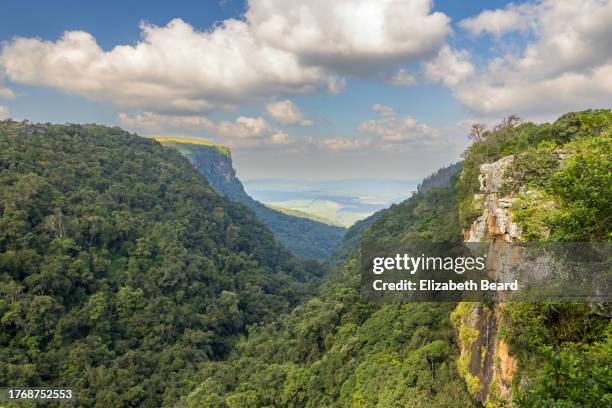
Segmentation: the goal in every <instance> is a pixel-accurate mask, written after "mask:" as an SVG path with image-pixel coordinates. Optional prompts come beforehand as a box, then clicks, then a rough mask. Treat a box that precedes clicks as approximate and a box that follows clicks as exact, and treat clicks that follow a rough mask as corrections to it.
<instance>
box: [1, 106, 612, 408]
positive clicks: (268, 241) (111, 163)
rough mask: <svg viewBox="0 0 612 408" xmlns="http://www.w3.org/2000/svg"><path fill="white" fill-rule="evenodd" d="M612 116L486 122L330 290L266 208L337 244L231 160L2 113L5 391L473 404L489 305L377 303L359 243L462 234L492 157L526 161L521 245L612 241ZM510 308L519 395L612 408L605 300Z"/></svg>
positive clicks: (518, 398)
mask: <svg viewBox="0 0 612 408" xmlns="http://www.w3.org/2000/svg"><path fill="white" fill-rule="evenodd" d="M611 123H612V114H611V113H610V111H609V110H590V111H584V112H579V113H569V114H566V115H563V116H562V117H560V118H559V119H558V120H557V121H555V122H554V123H553V124H542V125H535V124H531V123H520V121H519V120H518V118H516V117H510V118H508V119H507V120H505V121H504V122H503V123H502V124H500V125H499V126H498V127H496V128H494V129H492V130H486V129H484V128H483V127H482V126H477V127H476V128H475V129H474V131H473V132H472V137H473V139H474V144H473V145H472V146H471V147H470V148H468V150H467V151H466V153H465V160H464V162H463V164H462V170H461V175H460V176H456V172H457V171H458V167H459V166H457V165H455V166H454V167H453V168H451V170H449V171H441V172H440V173H439V174H438V175H437V176H434V177H431V178H428V179H427V180H426V181H424V183H423V184H422V185H421V186H420V187H419V191H418V192H417V193H416V194H414V195H413V196H412V197H411V198H410V199H408V200H406V201H404V202H402V203H400V204H397V205H393V206H391V207H390V208H389V209H387V210H384V211H381V212H379V213H376V214H374V215H373V216H372V217H370V218H369V219H366V220H364V221H362V222H360V223H357V224H356V225H355V226H353V227H352V228H350V229H349V230H348V232H347V234H346V236H345V238H344V241H343V242H342V244H341V245H340V246H339V247H338V249H336V251H335V252H334V255H333V256H332V257H331V259H330V261H329V262H328V265H329V266H330V268H333V269H334V272H333V273H331V274H329V275H327V276H326V277H325V278H324V280H323V283H322V284H321V285H320V286H319V287H316V286H317V284H318V283H319V278H320V277H321V276H322V275H323V274H324V273H325V272H324V268H323V267H322V266H321V264H320V263H319V262H315V261H299V260H297V259H296V258H294V257H293V256H292V255H291V254H290V253H289V252H288V251H287V250H285V249H284V248H283V247H281V246H280V245H278V244H276V243H275V241H274V239H273V236H272V233H271V232H270V231H269V230H268V229H266V227H265V226H264V225H263V224H262V223H260V222H259V221H258V220H257V219H256V216H257V217H258V218H259V220H261V221H263V223H266V224H268V225H271V226H272V225H275V226H274V228H275V229H274V232H275V235H276V237H277V238H278V239H279V241H281V242H283V243H285V244H286V245H287V247H289V248H293V247H298V248H299V247H300V245H302V246H303V247H304V252H302V253H300V255H301V256H302V257H304V258H308V257H313V256H316V257H319V258H321V257H323V256H324V255H323V254H329V253H331V252H332V250H333V249H334V248H335V247H336V245H337V243H338V242H339V240H340V238H339V236H340V235H338V237H337V239H335V240H334V239H330V240H329V241H327V242H325V243H316V245H315V244H314V242H315V239H314V237H315V235H314V234H315V232H316V233H317V234H318V233H319V232H320V231H319V230H317V229H316V228H314V227H312V224H305V223H314V221H312V220H306V219H303V218H296V217H291V216H289V215H286V214H282V213H279V212H275V213H278V214H280V215H282V216H283V217H286V218H282V217H280V216H279V215H278V214H276V215H270V214H273V213H271V211H274V210H272V209H269V208H266V207H265V206H263V204H261V203H258V202H256V201H254V200H252V199H251V198H250V197H248V196H247V195H246V193H245V192H244V189H243V188H242V185H241V184H240V182H239V180H238V179H236V178H235V174H234V172H233V169H232V167H231V161H230V156H229V152H228V155H227V156H226V155H224V154H223V152H222V151H219V150H217V149H216V148H211V147H210V146H208V145H206V144H203V145H196V144H193V143H192V144H189V143H187V144H182V145H181V149H183V150H182V151H181V152H182V153H183V154H185V155H187V157H188V158H189V159H190V160H191V161H192V163H193V164H195V167H196V168H197V170H198V171H199V172H200V173H198V171H196V169H194V168H193V166H192V165H191V164H190V163H189V161H187V160H186V159H185V158H184V157H183V156H182V155H180V154H179V153H178V152H177V151H175V150H173V149H168V148H164V147H163V146H161V145H160V144H159V143H157V142H156V141H153V140H147V139H143V138H139V137H137V136H134V135H130V134H128V133H127V132H124V131H122V130H120V129H118V128H108V127H102V126H94V125H87V126H78V125H69V126H57V125H32V124H28V123H17V122H12V121H4V122H0V193H1V194H0V294H1V295H0V326H1V330H0V383H2V384H5V385H10V386H37V385H47V384H50V385H51V384H52V385H61V384H66V385H71V386H72V387H73V388H75V390H76V391H77V394H78V397H79V403H80V404H81V405H84V406H145V407H153V406H155V407H157V406H167V405H178V406H194V407H196V406H197V407H202V406H204V407H209V406H210V407H263V406H267V407H336V406H343V407H344V406H350V407H406V406H409V407H413V406H414V407H470V406H475V405H476V403H475V402H474V401H473V398H472V396H473V395H475V394H478V393H479V392H480V391H481V390H482V387H483V386H484V385H483V384H485V383H484V382H481V381H480V380H479V378H478V377H477V376H475V375H473V373H471V372H470V361H471V360H473V359H472V358H471V357H472V356H470V354H469V353H467V354H464V356H463V357H462V358H459V350H460V347H464V348H467V349H472V348H474V347H478V343H477V339H478V336H480V332H479V330H478V329H476V328H475V326H474V325H471V326H470V325H466V324H464V323H465V322H466V321H468V320H469V319H471V316H472V314H473V311H474V310H475V309H474V308H475V307H476V306H478V305H479V304H477V303H460V304H459V305H456V304H453V303H424V302H420V303H419V302H417V303H405V304H401V303H386V304H376V303H365V302H363V301H362V300H361V299H360V295H359V285H360V272H361V270H360V269H361V262H360V254H359V251H358V250H357V249H358V247H359V243H360V242H365V243H370V244H381V245H384V246H387V245H389V244H393V245H395V244H398V243H399V244H402V243H410V242H415V241H430V242H449V241H451V242H459V241H460V240H461V239H462V229H461V228H462V226H467V225H470V223H471V222H472V220H473V217H475V216H476V215H477V214H478V212H477V211H476V210H475V208H474V205H473V197H474V193H476V192H477V190H478V180H477V176H478V174H479V167H480V165H481V164H482V163H487V162H492V161H495V160H499V159H500V158H502V157H504V156H506V155H510V154H512V155H514V156H515V160H514V161H513V164H512V165H511V166H510V167H509V168H508V172H507V174H506V179H507V182H506V183H505V184H504V186H503V190H504V191H503V192H504V193H505V194H509V195H511V196H512V197H514V198H516V201H515V206H514V207H513V208H512V209H511V211H512V215H513V217H514V220H515V221H516V222H518V223H519V224H520V225H521V228H522V230H523V238H525V239H529V240H554V241H561V242H563V241H576V240H583V241H609V240H610V238H611V235H610V234H611V232H610V222H611V220H610V213H611V210H610V208H609V202H610V201H611V200H610V199H611V198H612V197H611V195H610V193H611V190H610V188H612V183H611V180H610V177H611V176H610V170H611V168H612V162H611V159H610V157H611V152H612V149H611V147H612V146H611V142H610V129H611ZM164 143H169V144H172V143H175V144H176V143H179V142H176V141H172V142H170V141H165V142H164ZM179 144H180V143H179ZM185 146H188V147H185ZM193 146H196V147H193ZM198 146H199V147H198ZM202 174H204V175H206V176H207V178H208V180H209V182H207V181H206V179H205V178H204V177H203V176H202ZM211 187H212V188H211ZM213 189H214V190H216V191H218V192H220V193H222V194H223V195H226V196H227V197H229V198H231V199H233V200H235V201H239V202H242V201H241V200H243V201H244V203H245V204H246V205H247V206H249V207H250V208H251V209H252V211H249V210H248V209H247V208H245V206H243V205H241V204H238V203H234V202H231V201H229V200H227V199H225V198H223V197H221V196H219V195H218V194H216V193H215V191H214V190H213ZM249 200H250V201H249ZM249 203H250V204H249ZM262 208H263V209H265V211H266V212H261V211H263V210H262ZM266 214H268V215H266ZM266 216H270V217H277V218H274V219H275V220H276V221H274V222H276V224H274V222H272V221H270V219H267V218H266ZM279 220H281V221H279ZM315 224H318V223H315ZM321 225H322V224H321ZM324 227H325V228H335V227H331V226H324ZM317 228H319V227H317ZM283 231H285V232H286V234H285V235H283ZM334 231H335V232H336V233H338V234H341V232H342V230H341V229H337V230H334ZM311 233H312V235H311ZM317 236H319V237H320V236H321V235H317ZM327 236H328V237H329V236H330V235H327ZM292 240H293V241H292ZM332 241H333V242H332ZM310 244H312V245H310ZM340 265H342V266H340ZM313 289H316V294H314V293H313V291H314V290H313ZM498 306H499V307H496V308H495V309H493V308H491V309H490V313H498V312H499V313H501V314H500V315H498V316H497V318H498V320H497V322H498V323H499V325H498V331H499V335H500V336H501V337H502V338H503V339H504V340H505V342H506V343H507V344H508V346H509V349H510V354H511V355H512V356H514V357H515V358H516V359H517V360H518V363H519V364H518V372H517V373H516V374H515V376H514V388H515V391H514V397H515V401H514V402H515V404H517V405H518V406H526V407H536V406H537V407H540V406H544V407H574V406H585V407H589V406H592V407H595V406H609V405H611V404H612V401H611V400H610V398H611V395H612V382H611V381H610V378H612V375H611V373H610V367H609V356H610V355H611V353H612V326H611V322H610V318H609V310H608V306H607V305H597V304H586V303H576V302H574V303H567V302H566V303H562V302H546V303H526V302H522V303H511V304H505V305H503V306H501V305H498ZM245 334H246V336H245ZM485 347H486V346H485ZM481 355H482V356H485V355H486V350H484V351H482V352H481ZM481 361H482V362H481V364H485V361H486V359H485V358H484V357H483V358H482V360H481ZM464 380H466V381H464Z"/></svg>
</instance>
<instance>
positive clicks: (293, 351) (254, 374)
mask: <svg viewBox="0 0 612 408" xmlns="http://www.w3.org/2000/svg"><path fill="white" fill-rule="evenodd" d="M456 209H457V201H456V189H455V188H454V187H452V186H448V187H446V188H442V189H432V190H431V191H429V192H427V193H419V194H416V195H414V196H413V197H412V198H410V199H409V200H406V201H405V202H403V203H401V204H398V205H395V206H392V207H391V208H390V209H388V210H386V211H384V212H383V213H382V214H380V215H379V216H378V218H377V219H376V220H375V221H373V223H372V224H371V226H370V227H369V228H367V229H366V230H365V231H364V232H363V235H364V239H374V240H377V241H379V242H380V241H392V242H395V241H402V240H412V239H422V238H424V237H426V239H431V240H435V241H448V240H451V239H458V236H459V228H458V225H457V222H456V220H457V211H456ZM449 225H450V226H449ZM358 233H359V232H358ZM359 272H360V262H359V255H358V253H357V254H354V255H353V256H352V257H350V259H349V260H348V261H347V262H346V264H345V266H344V267H343V268H342V269H341V271H340V272H338V273H336V274H333V275H330V276H329V277H328V278H327V280H326V281H325V283H324V284H323V285H322V286H321V289H320V294H319V296H317V297H315V298H313V299H311V300H309V301H308V302H306V303H304V304H302V305H300V306H298V307H297V308H296V309H294V310H293V311H292V312H291V313H290V314H288V315H286V316H283V317H281V318H279V319H278V320H277V321H276V322H274V323H269V324H263V325H257V326H253V327H252V328H251V330H250V331H249V336H248V338H247V339H246V340H244V341H242V342H240V344H239V345H238V347H237V348H236V350H235V351H234V352H233V353H232V355H231V356H230V358H229V359H228V361H226V362H223V363H221V362H214V363H212V362H211V363H209V364H208V365H207V366H206V367H205V369H204V371H203V372H202V373H201V374H202V376H203V378H204V380H203V382H202V384H201V385H200V386H199V387H197V388H196V389H195V390H194V391H193V392H192V393H191V394H190V395H189V396H187V397H186V398H185V401H184V402H185V403H186V405H188V406H194V407H195V406H206V404H207V403H209V401H212V400H213V399H214V400H215V401H222V402H221V403H220V405H219V406H222V407H226V406H230V403H233V402H234V401H236V400H238V399H244V398H246V397H247V396H248V397H249V398H250V400H249V401H251V402H249V403H252V404H253V406H277V407H321V406H355V407H358V406H363V407H405V406H416V407H469V406H473V402H472V401H471V398H470V396H469V394H468V392H467V390H466V388H465V384H464V382H463V380H462V379H461V378H460V377H459V375H458V372H457V368H456V367H457V366H456V364H455V359H456V358H457V356H458V347H457V345H456V342H455V337H454V330H453V328H452V326H451V324H450V320H449V315H450V312H451V311H452V310H453V307H454V305H453V304H449V303H410V304H397V303H394V304H373V303H364V302H362V301H361V300H360V297H359V279H360V276H359ZM245 404H246V402H245Z"/></svg>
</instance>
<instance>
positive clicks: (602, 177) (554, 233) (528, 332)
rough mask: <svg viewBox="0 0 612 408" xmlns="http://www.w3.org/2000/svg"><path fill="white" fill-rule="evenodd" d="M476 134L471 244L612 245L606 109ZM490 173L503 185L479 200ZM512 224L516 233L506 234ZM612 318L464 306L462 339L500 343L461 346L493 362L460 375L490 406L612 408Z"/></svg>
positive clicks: (522, 307) (546, 305)
mask: <svg viewBox="0 0 612 408" xmlns="http://www.w3.org/2000/svg"><path fill="white" fill-rule="evenodd" d="M475 130H476V131H475V132H473V133H472V136H473V138H474V144H472V146H471V147H470V148H469V149H468V150H467V152H466V154H465V160H464V164H463V172H462V175H461V179H460V183H459V188H460V196H461V198H460V209H461V211H460V213H461V220H462V223H463V227H464V228H465V235H466V236H470V237H472V238H478V239H480V240H484V241H488V240H505V241H518V242H546V241H549V242H550V241H552V242H559V243H563V242H588V241H595V242H610V240H611V238H612V206H611V205H610V203H611V202H612V113H611V112H610V110H604V109H600V110H588V111H583V112H574V113H568V114H565V115H563V116H561V117H560V118H559V119H558V120H556V121H555V122H554V123H545V124H541V125H535V124H533V123H520V121H518V120H517V119H516V118H509V119H507V120H505V121H503V122H502V123H501V124H500V125H498V126H497V127H495V128H494V129H490V130H484V131H482V132H481V131H478V130H479V129H475ZM480 130H482V129H480ZM485 163H487V164H486V165H485V167H483V166H482V165H483V164H485ZM490 169H496V170H497V173H499V174H498V175H496V176H491V175H489V176H488V177H489V178H490V177H496V178H498V180H495V181H496V182H497V184H499V188H498V189H497V190H496V191H493V192H491V193H488V194H483V193H482V188H481V187H482V184H481V182H479V177H480V180H484V179H485V178H487V177H483V170H489V171H491V170H490ZM499 203H503V205H499ZM510 223H514V225H515V228H508V226H509V224H510ZM609 255H610V254H609V250H608V253H607V254H604V256H605V257H604V261H607V262H608V265H609V262H610V261H609ZM606 257H607V259H606ZM601 289H602V290H605V288H601ZM566 295H569V296H571V293H567V294H566ZM607 295H608V296H609V294H607ZM487 316H488V317H487ZM611 316H612V313H611V311H610V307H609V304H605V303H597V302H590V303H587V302H560V301H556V302H554V301H548V302H538V303H526V302H510V303H499V304H497V305H476V304H463V305H462V307H461V308H459V309H458V310H457V312H456V313H455V323H456V325H457V328H458V330H459V331H460V332H463V333H468V332H471V333H472V340H471V341H470V344H475V343H477V341H476V340H477V339H478V338H481V337H488V338H495V339H497V340H496V342H495V344H496V346H495V350H492V349H491V347H489V349H488V350H485V351H484V352H482V351H481V350H477V349H476V348H474V347H466V344H464V349H466V351H465V353H463V355H462V359H463V358H465V360H463V361H470V359H471V358H472V357H473V359H474V360H482V361H485V360H487V358H488V357H489V356H490V357H491V362H492V363H491V365H492V366H493V367H492V370H491V371H490V373H492V374H493V376H492V377H491V376H490V375H487V374H486V373H484V374H483V372H478V371H480V370H473V369H472V368H473V367H472V368H470V369H468V368H467V366H465V365H464V369H463V373H462V375H463V376H464V377H465V378H466V381H467V382H468V384H470V385H471V387H470V389H471V392H472V393H473V394H475V395H476V396H478V398H479V399H481V400H482V401H483V402H486V404H487V406H491V407H503V406H507V405H508V404H510V403H511V402H513V403H514V404H517V405H519V406H528V407H536V406H537V407H600V406H601V407H603V406H611V405H612V381H611V379H612V371H611V369H610V364H609V363H610V355H612V321H611V319H610V317H611ZM475 317H477V318H476V319H474V318H475ZM487 319H490V320H491V327H493V330H490V331H489V332H483V331H479V330H478V329H477V328H476V326H480V327H483V326H485V325H483V324H482V321H483V320H487ZM470 321H471V322H470ZM479 321H480V322H479ZM470 354H474V355H472V356H470ZM502 361H503V363H501V362H502ZM496 373H497V374H496ZM489 383H490V385H488V384H489ZM487 385H488V387H487Z"/></svg>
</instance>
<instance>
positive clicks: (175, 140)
mask: <svg viewBox="0 0 612 408" xmlns="http://www.w3.org/2000/svg"><path fill="white" fill-rule="evenodd" d="M152 139H155V140H157V141H158V142H159V143H161V144H183V145H195V146H207V147H213V148H215V149H217V150H218V151H219V152H220V153H221V154H223V155H224V156H229V155H230V149H229V147H226V146H221V145H218V144H216V143H213V142H211V141H209V140H205V139H192V138H188V137H163V136H155V137H153V138H152Z"/></svg>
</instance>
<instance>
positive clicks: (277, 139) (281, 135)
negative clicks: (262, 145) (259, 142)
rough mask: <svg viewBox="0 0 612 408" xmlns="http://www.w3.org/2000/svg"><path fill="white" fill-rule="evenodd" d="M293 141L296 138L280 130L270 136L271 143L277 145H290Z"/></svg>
mask: <svg viewBox="0 0 612 408" xmlns="http://www.w3.org/2000/svg"><path fill="white" fill-rule="evenodd" d="M293 142H294V140H293V139H292V138H291V137H289V135H288V134H286V133H285V132H281V131H278V132H276V133H274V134H273V135H272V136H270V143H272V144H275V145H288V144H291V143H293Z"/></svg>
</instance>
